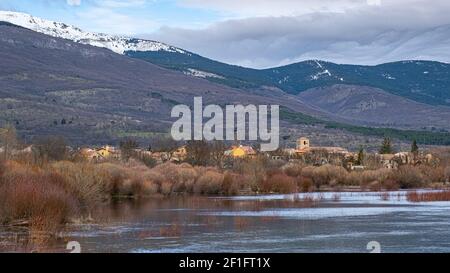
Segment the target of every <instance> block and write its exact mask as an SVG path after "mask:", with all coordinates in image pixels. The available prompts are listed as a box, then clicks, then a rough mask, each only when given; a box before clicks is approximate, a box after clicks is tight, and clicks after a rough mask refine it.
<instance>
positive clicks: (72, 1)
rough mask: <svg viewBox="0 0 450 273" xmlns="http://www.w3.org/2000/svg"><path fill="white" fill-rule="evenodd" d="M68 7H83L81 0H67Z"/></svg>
mask: <svg viewBox="0 0 450 273" xmlns="http://www.w3.org/2000/svg"><path fill="white" fill-rule="evenodd" d="M66 2H67V5H69V6H79V5H81V0H67V1H66Z"/></svg>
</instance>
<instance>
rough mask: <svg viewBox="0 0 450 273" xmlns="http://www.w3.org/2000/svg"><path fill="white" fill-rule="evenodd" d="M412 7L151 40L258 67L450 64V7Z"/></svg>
mask: <svg viewBox="0 0 450 273" xmlns="http://www.w3.org/2000/svg"><path fill="white" fill-rule="evenodd" d="M410 2H411V5H405V0H399V2H398V3H401V4H402V5H400V4H396V5H394V4H389V5H388V4H385V5H382V6H367V7H365V8H358V9H350V10H347V11H345V12H338V13H336V12H333V13H332V12H316V13H309V14H304V15H299V16H279V17H256V18H245V19H235V20H228V21H224V22H220V23H216V24H213V25H211V26H209V27H207V28H204V29H197V30H192V29H181V28H168V27H165V28H162V29H161V30H160V31H159V32H157V33H156V34H154V35H149V36H147V37H150V38H153V39H158V40H162V41H164V42H167V43H170V44H173V45H176V46H179V47H182V48H185V49H187V50H191V51H193V52H196V53H199V54H201V55H204V56H207V57H210V58H213V59H217V60H220V61H224V62H227V63H233V64H240V65H244V66H251V67H258V68H261V67H271V66H276V65H283V64H288V63H291V62H296V61H301V60H305V59H324V60H328V61H333V62H338V63H354V64H378V63H383V62H389V61H397V60H405V59H429V60H437V61H443V62H450V17H449V16H448V14H449V13H450V3H448V1H441V0H437V1H433V2H432V3H429V2H428V1H427V2H425V1H419V0H416V1H410Z"/></svg>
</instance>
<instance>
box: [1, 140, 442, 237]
mask: <svg viewBox="0 0 450 273" xmlns="http://www.w3.org/2000/svg"><path fill="white" fill-rule="evenodd" d="M11 139H13V137H11ZM5 143H6V142H5ZM8 143H9V144H11V143H13V142H12V141H9V142H8ZM123 146H124V147H125V145H123ZM197 146H201V147H204V146H205V145H204V144H202V145H197ZM197 146H194V147H197ZM216 146H217V145H215V146H211V147H210V148H211V149H209V150H208V152H207V153H203V152H201V151H200V150H199V149H191V148H189V149H188V155H187V159H186V161H185V162H181V163H178V164H175V163H170V162H166V163H161V164H156V163H155V162H153V161H151V162H149V160H148V158H146V157H145V156H142V155H141V154H136V153H134V152H132V151H133V149H131V148H130V149H128V150H124V151H123V153H124V154H126V155H127V156H126V157H122V158H121V159H117V158H111V159H108V160H102V161H92V160H87V159H85V158H83V157H80V156H79V155H77V154H76V153H70V152H68V151H67V145H66V144H65V142H64V140H63V139H60V138H54V137H53V138H49V139H40V140H37V141H36V143H35V145H34V146H33V149H32V151H30V152H26V153H13V152H11V151H12V149H11V148H10V145H9V146H8V145H6V146H4V147H5V149H4V151H3V153H1V159H0V225H3V226H5V225H6V226H24V227H27V228H29V229H30V230H31V231H33V230H35V231H46V232H49V233H53V232H56V231H57V230H58V229H59V228H60V227H61V226H64V224H66V223H71V222H79V221H86V220H90V219H91V217H90V216H91V213H92V211H93V210H94V209H95V208H97V207H99V206H101V205H104V204H108V203H109V202H112V201H113V200H115V199H118V198H129V199H140V198H152V197H156V196H157V197H159V198H161V197H172V196H179V195H206V196H209V195H247V194H271V193H278V194H289V193H296V192H312V191H346V190H354V191H358V190H362V191H364V190H367V191H369V190H370V191H383V190H397V189H415V188H445V187H446V186H447V185H446V182H447V183H448V181H449V179H450V151H449V150H439V151H435V152H434V154H435V155H436V156H439V161H438V162H439V163H438V164H421V165H417V166H413V165H402V166H399V168H398V169H385V168H382V167H380V166H379V165H377V164H373V166H372V167H370V168H367V169H364V170H359V171H350V170H348V169H346V168H344V167H342V166H337V165H330V164H325V165H317V166H315V165H311V164H306V163H304V162H299V161H293V162H287V161H282V160H274V159H271V158H270V157H268V156H266V155H263V154H258V155H256V156H255V157H252V158H234V159H232V161H233V162H232V164H229V163H230V162H228V163H227V164H225V162H224V161H229V159H227V158H224V157H223V152H215V150H220V151H222V149H223V147H219V148H220V149H218V147H216ZM124 147H122V149H125V148H124ZM215 148H217V149H215ZM126 151H128V152H126ZM202 151H203V150H202ZM219 155H220V156H219ZM367 165H368V166H371V164H367ZM445 196H448V195H445ZM441 197H442V196H428V195H427V196H423V195H420V194H416V195H414V194H411V195H410V196H408V198H409V200H411V201H417V202H420V201H422V200H431V199H436V200H437V199H439V200H442V198H441ZM336 199H337V198H336Z"/></svg>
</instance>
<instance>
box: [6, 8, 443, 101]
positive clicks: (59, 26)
mask: <svg viewBox="0 0 450 273" xmlns="http://www.w3.org/2000/svg"><path fill="white" fill-rule="evenodd" d="M0 21H6V22H10V23H13V24H16V25H20V26H22V27H25V28H28V29H31V30H34V31H37V32H40V33H44V34H47V35H51V36H54V37H59V38H64V39H69V40H72V41H75V42H79V43H83V44H89V45H93V46H98V47H105V48H108V49H110V50H112V51H114V52H116V53H119V54H125V55H128V56H130V57H133V58H138V59H142V60H145V61H148V62H151V63H154V64H157V65H160V66H163V67H166V68H170V69H174V70H178V71H182V72H184V73H186V74H189V75H193V76H196V77H201V78H205V79H208V80H210V81H214V82H219V83H222V84H226V85H228V86H231V87H235V88H259V87H262V86H272V87H276V88H279V89H281V90H283V91H285V92H287V93H290V94H295V95H296V94H299V93H301V92H303V91H305V90H308V89H311V88H316V87H324V86H331V85H335V84H347V85H359V86H369V87H374V88H379V89H382V90H384V91H386V92H389V93H392V94H394V95H398V96H402V97H405V98H408V99H411V100H415V101H417V102H421V103H426V104H431V105H446V106H450V64H444V63H439V62H428V61H405V62H395V63H389V64H382V65H377V66H358V65H338V64H334V63H329V62H323V61H315V60H312V61H305V62H300V63H295V64H291V65H286V66H283V67H276V68H270V69H264V70H257V69H250V68H244V67H239V66H234V65H228V64H224V63H221V62H217V61H214V60H210V59H208V58H204V57H202V56H200V55H197V54H194V53H191V52H188V51H186V50H183V49H180V48H176V47H173V46H169V45H166V44H163V43H160V42H156V41H148V40H142V39H134V38H127V37H119V36H112V35H107V34H96V33H89V32H83V31H82V30H80V29H79V28H76V27H73V26H68V25H66V24H63V23H56V22H51V21H47V20H43V19H39V18H36V17H33V16H31V15H28V14H24V13H16V12H8V11H0Z"/></svg>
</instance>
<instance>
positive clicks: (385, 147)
mask: <svg viewBox="0 0 450 273" xmlns="http://www.w3.org/2000/svg"><path fill="white" fill-rule="evenodd" d="M392 153H394V150H393V149H392V144H391V139H390V138H388V137H385V138H384V140H383V144H382V145H381V148H380V154H392Z"/></svg>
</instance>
